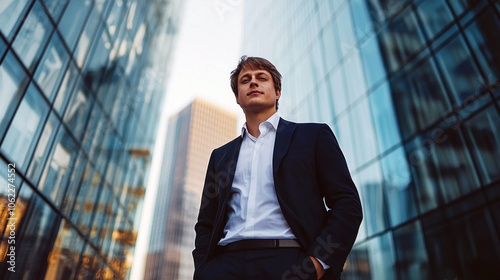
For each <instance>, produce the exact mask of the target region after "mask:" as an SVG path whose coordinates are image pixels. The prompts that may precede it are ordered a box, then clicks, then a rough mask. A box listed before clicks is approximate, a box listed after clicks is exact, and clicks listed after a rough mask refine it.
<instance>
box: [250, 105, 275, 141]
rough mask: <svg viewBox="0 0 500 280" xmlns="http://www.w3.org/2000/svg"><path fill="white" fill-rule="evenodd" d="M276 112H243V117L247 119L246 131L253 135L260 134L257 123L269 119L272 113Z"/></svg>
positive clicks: (257, 135)
mask: <svg viewBox="0 0 500 280" xmlns="http://www.w3.org/2000/svg"><path fill="white" fill-rule="evenodd" d="M274 113H276V110H272V111H268V112H259V113H250V112H246V113H245V118H246V121H247V129H248V132H249V133H250V134H251V135H252V136H253V137H259V136H260V130H259V125H260V124H261V123H263V122H265V121H266V120H267V119H269V118H270V117H271V116H272V115H274Z"/></svg>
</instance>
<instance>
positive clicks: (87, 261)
mask: <svg viewBox="0 0 500 280" xmlns="http://www.w3.org/2000/svg"><path fill="white" fill-rule="evenodd" d="M82 258H83V259H84V261H82V262H80V267H79V269H78V272H77V273H76V278H75V279H96V280H98V279H114V278H115V276H114V273H113V271H112V270H111V269H110V268H109V267H107V265H106V263H105V262H104V260H103V259H102V258H101V257H100V256H99V253H97V252H96V251H95V250H94V249H93V248H92V247H91V246H90V245H88V244H87V246H86V247H85V250H84V252H83V256H82ZM104 275H106V276H105V277H104ZM116 278H119V277H116Z"/></svg>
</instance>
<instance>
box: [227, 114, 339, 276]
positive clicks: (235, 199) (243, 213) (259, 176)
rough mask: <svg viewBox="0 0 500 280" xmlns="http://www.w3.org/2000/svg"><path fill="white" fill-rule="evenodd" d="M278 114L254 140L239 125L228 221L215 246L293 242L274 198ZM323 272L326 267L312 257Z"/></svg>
mask: <svg viewBox="0 0 500 280" xmlns="http://www.w3.org/2000/svg"><path fill="white" fill-rule="evenodd" d="M279 120H280V117H279V115H278V113H275V114H274V115H272V116H271V117H270V118H269V119H267V120H266V121H265V122H263V123H261V124H260V125H259V131H260V135H259V137H257V138H255V137H254V136H252V135H251V134H250V133H249V132H248V129H247V124H246V123H245V124H243V128H242V129H241V137H243V141H242V142H241V148H240V154H239V155H238V162H237V164H236V171H235V173H234V179H233V185H232V188H231V196H230V198H229V208H228V220H227V223H226V225H225V227H224V237H222V239H221V240H220V241H219V245H221V246H224V245H227V244H229V243H232V242H235V241H238V240H243V239H295V238H296V237H295V235H294V234H293V232H292V229H291V228H290V226H289V225H288V223H287V221H286V220H285V217H284V216H283V212H282V211H281V207H280V205H279V202H278V197H277V196H276V191H275V189H274V177H273V153H274V141H275V140H276V130H277V129H278V124H279ZM316 259H317V260H318V261H319V263H320V264H321V265H322V266H323V268H324V269H328V268H330V266H329V265H327V264H326V263H324V262H323V261H322V260H320V259H318V258H316Z"/></svg>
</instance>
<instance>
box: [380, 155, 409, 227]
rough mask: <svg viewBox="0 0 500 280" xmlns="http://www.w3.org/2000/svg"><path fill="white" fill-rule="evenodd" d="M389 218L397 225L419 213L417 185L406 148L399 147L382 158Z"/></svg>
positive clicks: (392, 223) (393, 224)
mask: <svg viewBox="0 0 500 280" xmlns="http://www.w3.org/2000/svg"><path fill="white" fill-rule="evenodd" d="M381 164H382V174H383V184H384V188H385V192H384V193H385V196H386V201H387V205H388V207H389V219H390V221H391V225H392V226H397V225H399V224H401V223H403V222H405V221H407V220H409V219H411V218H413V217H415V216H416V215H417V207H416V206H415V201H416V200H415V199H416V197H415V186H414V184H413V182H412V178H411V174H410V168H409V167H408V161H407V159H406V156H405V153H404V149H403V148H402V147H399V148H397V149H396V150H394V151H393V152H391V153H390V154H389V155H387V156H385V157H384V158H382V160H381Z"/></svg>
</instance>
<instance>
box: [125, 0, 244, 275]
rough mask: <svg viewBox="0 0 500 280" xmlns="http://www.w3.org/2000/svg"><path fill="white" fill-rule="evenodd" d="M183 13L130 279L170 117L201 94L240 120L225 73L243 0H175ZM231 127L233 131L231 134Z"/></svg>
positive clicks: (234, 59) (142, 247)
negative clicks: (182, 9)
mask: <svg viewBox="0 0 500 280" xmlns="http://www.w3.org/2000/svg"><path fill="white" fill-rule="evenodd" d="M181 1H184V2H185V3H184V5H185V6H184V11H183V13H184V14H183V16H182V18H181V22H180V25H179V26H180V29H179V34H178V37H177V42H176V47H175V50H174V55H173V61H172V63H173V64H172V67H171V68H170V69H171V72H170V76H169V77H168V81H167V85H168V86H167V89H166V100H165V106H164V109H163V114H162V116H161V120H160V126H159V130H158V137H157V139H156V146H155V148H154V152H153V159H152V164H151V171H150V172H151V173H150V178H149V183H148V186H147V191H146V195H145V202H144V206H143V209H142V215H141V219H140V226H139V228H140V231H139V234H138V237H137V242H136V248H135V253H134V260H133V267H132V271H131V277H130V279H134V280H135V279H142V278H143V275H144V266H145V261H146V253H147V248H148V245H149V232H150V229H151V222H152V216H153V206H154V198H155V197H156V191H157V187H158V181H159V173H160V168H161V161H162V156H163V150H164V143H165V138H166V133H167V123H168V119H169V118H170V116H172V115H175V114H176V113H178V112H179V111H180V110H182V109H184V108H185V107H186V106H187V105H189V103H191V101H193V100H194V99H195V98H201V99H203V100H206V101H208V102H211V103H213V104H217V105H219V106H222V107H224V108H225V109H227V110H229V111H231V112H234V113H237V114H238V116H239V121H238V125H237V127H241V125H242V124H243V121H244V118H243V113H242V111H241V108H240V107H239V106H238V105H237V104H236V102H235V99H234V95H233V92H232V91H231V87H230V85H229V74H230V72H231V71H232V70H233V69H234V68H235V67H236V65H237V63H238V60H239V58H240V56H241V55H242V54H241V41H242V33H243V6H244V1H243V0H209V1H207V0H181ZM236 133H237V131H235V135H236Z"/></svg>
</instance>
